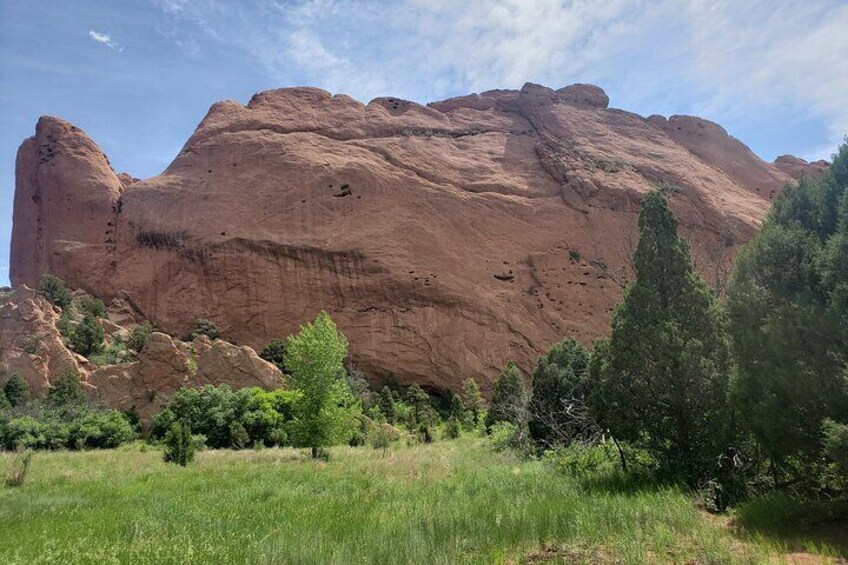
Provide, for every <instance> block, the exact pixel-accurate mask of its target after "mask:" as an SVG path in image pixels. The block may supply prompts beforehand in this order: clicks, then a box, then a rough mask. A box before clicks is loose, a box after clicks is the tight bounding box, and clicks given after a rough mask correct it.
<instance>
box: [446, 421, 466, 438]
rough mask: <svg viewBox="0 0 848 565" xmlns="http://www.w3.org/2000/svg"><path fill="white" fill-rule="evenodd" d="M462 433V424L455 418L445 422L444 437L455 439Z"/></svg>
mask: <svg viewBox="0 0 848 565" xmlns="http://www.w3.org/2000/svg"><path fill="white" fill-rule="evenodd" d="M460 435H462V424H461V423H460V421H459V420H458V419H457V418H450V419H449V420H448V421H447V423H446V424H445V429H444V436H445V439H457V438H458V437H459V436H460Z"/></svg>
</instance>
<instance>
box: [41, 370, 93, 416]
mask: <svg viewBox="0 0 848 565" xmlns="http://www.w3.org/2000/svg"><path fill="white" fill-rule="evenodd" d="M47 402H48V403H49V404H51V405H52V406H56V407H74V406H80V405H82V404H84V403H85V393H84V392H83V390H82V385H80V378H79V374H78V373H77V372H76V370H72V371H68V372H67V373H65V374H64V375H62V376H61V377H59V378H58V379H56V380H55V381H53V382H52V383H51V384H50V390H49V391H48V392H47Z"/></svg>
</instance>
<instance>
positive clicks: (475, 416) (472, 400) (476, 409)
mask: <svg viewBox="0 0 848 565" xmlns="http://www.w3.org/2000/svg"><path fill="white" fill-rule="evenodd" d="M460 398H461V400H462V405H463V406H464V407H465V410H466V412H468V413H469V414H470V415H471V419H472V421H473V423H474V425H475V426H476V425H477V424H479V423H480V418H481V416H482V415H483V413H484V412H485V410H486V403H485V401H484V400H483V394H482V393H481V392H480V385H479V384H477V381H475V380H474V379H465V380H464V381H462V394H461V396H460Z"/></svg>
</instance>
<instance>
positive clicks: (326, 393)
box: [285, 311, 353, 458]
mask: <svg viewBox="0 0 848 565" xmlns="http://www.w3.org/2000/svg"><path fill="white" fill-rule="evenodd" d="M286 352H287V353H286V361H285V362H286V369H288V372H289V373H290V374H291V375H292V382H293V384H294V387H295V388H296V389H298V390H300V391H301V392H302V394H303V397H302V399H301V400H300V402H299V403H298V419H299V432H300V442H301V443H302V444H303V445H304V446H307V447H309V448H311V450H312V457H313V458H317V457H318V456H319V451H320V449H322V448H323V447H325V446H328V445H331V444H332V443H334V442H338V441H340V440H341V439H342V437H341V436H343V435H344V434H345V432H346V431H347V429H348V428H349V424H350V418H351V417H352V406H351V401H352V400H353V398H352V395H351V394H350V390H349V389H348V386H347V378H346V376H345V370H344V365H343V361H344V358H345V356H346V355H347V338H345V336H344V335H343V334H342V333H341V332H339V331H338V330H337V329H336V324H335V323H333V320H332V319H331V318H330V316H329V315H328V314H327V313H326V312H323V311H322V312H321V313H320V314H318V317H317V318H315V321H314V322H312V323H309V324H306V325H304V326H301V328H300V331H299V332H298V333H297V335H293V336H290V337H289V338H288V339H287V340H286Z"/></svg>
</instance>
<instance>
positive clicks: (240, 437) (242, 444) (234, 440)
mask: <svg viewBox="0 0 848 565" xmlns="http://www.w3.org/2000/svg"><path fill="white" fill-rule="evenodd" d="M249 444H250V436H249V435H247V430H245V429H244V426H242V425H241V424H240V423H239V422H233V423H232V424H230V445H231V446H232V448H233V449H244V448H246V447H248V445H249Z"/></svg>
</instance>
